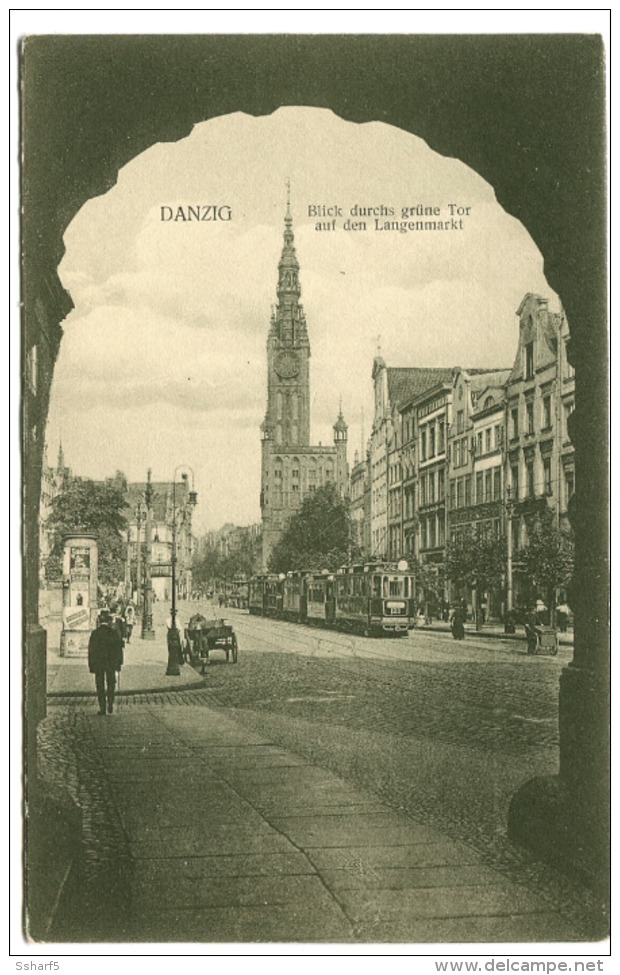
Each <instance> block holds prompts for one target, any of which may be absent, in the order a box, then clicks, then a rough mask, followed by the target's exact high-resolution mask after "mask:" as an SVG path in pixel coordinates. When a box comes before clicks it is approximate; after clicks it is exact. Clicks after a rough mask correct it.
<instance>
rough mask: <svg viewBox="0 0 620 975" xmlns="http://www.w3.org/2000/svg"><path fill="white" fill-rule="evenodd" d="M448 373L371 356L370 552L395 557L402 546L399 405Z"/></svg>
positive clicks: (443, 378)
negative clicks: (392, 363)
mask: <svg viewBox="0 0 620 975" xmlns="http://www.w3.org/2000/svg"><path fill="white" fill-rule="evenodd" d="M451 374H452V370H451V369H421V368H415V367H413V368H388V366H386V364H385V360H384V359H383V358H382V356H380V355H378V356H376V357H375V360H374V362H373V368H372V380H373V384H374V400H375V409H374V418H373V425H372V431H371V435H370V440H369V444H368V464H369V470H368V480H369V485H368V486H369V492H370V548H371V551H370V555H371V557H376V558H383V559H398V558H400V557H401V556H402V555H403V552H404V550H405V536H404V520H405V519H404V507H403V479H402V478H403V469H402V459H401V456H400V452H401V448H402V444H403V430H402V416H401V409H402V407H403V406H404V405H405V404H406V403H409V402H411V401H412V400H413V399H415V398H416V397H417V396H419V395H421V394H423V393H425V392H426V391H427V390H428V389H430V388H431V387H432V386H434V385H435V384H436V383H438V382H442V381H445V380H448V379H449V378H450V376H451Z"/></svg>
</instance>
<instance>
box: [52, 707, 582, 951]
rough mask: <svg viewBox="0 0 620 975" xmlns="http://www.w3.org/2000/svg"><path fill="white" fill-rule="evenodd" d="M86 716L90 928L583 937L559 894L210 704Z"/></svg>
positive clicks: (254, 935)
mask: <svg viewBox="0 0 620 975" xmlns="http://www.w3.org/2000/svg"><path fill="white" fill-rule="evenodd" d="M81 720H82V721H83V723H84V725H85V726H86V727H87V729H88V734H89V737H91V744H90V745H89V751H90V753H91V755H95V756H96V760H97V765H98V767H99V773H98V782H97V783H95V784H94V785H93V787H92V788H93V795H94V796H95V801H94V802H93V809H92V811H91V812H89V802H88V801H86V800H84V816H85V818H86V822H89V821H90V820H91V817H92V818H93V821H94V822H96V824H97V825H96V829H95V831H94V834H93V839H92V842H93V843H97V844H99V845H98V846H97V847H94V848H93V849H94V850H97V849H98V850H99V853H96V852H93V850H91V849H89V847H88V843H89V839H88V835H87V837H86V846H87V849H86V857H87V860H88V861H89V862H90V864H91V866H95V867H96V868H97V870H98V871H99V873H98V874H97V876H96V877H94V879H93V882H92V883H91V885H90V888H89V886H88V885H86V888H85V889H84V890H82V891H81V892H80V895H79V905H80V910H79V912H78V913H79V915H80V917H84V918H91V919H92V918H96V916H97V912H99V913H100V916H102V929H101V930H99V931H98V932H97V937H98V938H99V939H101V940H109V941H114V942H118V941H121V942H123V941H125V942H136V941H137V942H189V943H191V942H198V943H211V942H244V943H248V942H249V943H252V942H279V943H287V942H292V943H295V942H306V943H325V942H332V943H334V942H335V943H351V942H359V943H377V942H379V943H380V942H383V943H393V942H396V943H411V944H415V943H445V942H463V941H465V942H469V943H472V942H474V943H475V942H520V941H536V942H547V941H570V940H578V939H579V934H578V932H576V931H575V928H574V925H573V924H571V923H570V922H569V921H568V920H567V919H566V918H564V917H563V916H562V915H561V914H560V913H559V911H558V910H557V908H556V905H554V904H553V903H550V902H549V901H548V900H546V899H545V898H544V897H543V896H541V895H540V894H539V893H537V892H536V891H535V890H531V889H529V888H527V887H525V886H523V885H521V884H515V883H511V882H510V880H508V879H507V878H506V877H505V876H503V875H502V874H501V873H500V872H499V871H497V870H495V869H493V868H490V867H489V866H487V865H485V864H484V863H483V862H482V859H481V857H480V856H479V854H478V853H477V852H475V851H473V850H472V849H470V848H469V847H467V846H466V845H464V844H462V843H459V842H454V841H452V840H450V839H448V838H447V837H446V836H445V835H444V834H443V833H441V832H440V831H439V830H437V829H434V828H430V827H428V826H425V825H421V824H419V823H417V822H415V821H414V820H412V819H411V818H410V817H409V816H406V815H402V814H400V813H398V812H395V811H393V810H392V809H390V808H389V807H388V806H386V805H384V804H383V803H382V802H380V801H379V800H378V799H377V798H376V797H375V796H373V795H371V794H369V793H365V792H363V791H360V790H358V789H355V788H352V787H351V786H350V785H349V784H348V783H346V782H345V781H343V780H342V779H341V778H340V777H339V776H337V775H335V774H333V773H331V772H329V771H326V770H325V769H323V768H320V767H317V766H316V765H313V764H311V763H310V762H309V761H308V760H306V759H304V758H302V757H300V756H298V755H296V754H294V753H292V752H290V751H287V750H286V749H283V748H281V747H278V746H276V745H275V744H273V743H272V742H270V741H269V740H268V739H267V738H264V737H261V736H259V735H256V734H254V733H252V732H251V731H249V730H247V729H246V728H244V727H243V726H242V725H241V724H240V723H239V722H237V721H236V720H234V718H232V717H230V716H228V715H226V714H225V713H224V712H223V711H222V710H221V709H218V708H208V707H204V706H203V707H200V708H191V707H160V708H152V707H151V708H143V707H129V706H125V707H121V708H120V709H119V712H118V713H117V714H115V715H114V716H111V717H105V716H104V717H99V716H97V715H95V714H91V713H90V712H88V713H84V714H83V715H82V716H81ZM102 808H108V809H113V810H115V811H116V812H115V815H116V816H117V817H118V820H119V823H118V824H117V825H116V827H115V835H117V836H118V835H122V836H123V837H124V838H125V842H126V849H122V850H120V851H119V852H118V855H119V856H120V857H121V858H122V859H121V860H120V861H119V863H120V867H119V868H118V869H117V868H116V866H115V864H114V863H112V862H111V861H112V860H113V859H114V856H115V855H116V854H115V852H114V849H113V846H112V845H111V846H110V848H108V852H106V853H102V852H101V850H102V849H103V847H102V845H101V844H102V831H103V830H104V829H105V828H106V827H105V826H104V825H103V823H102V816H101V809H102ZM119 825H120V829H119ZM104 846H105V844H104ZM106 858H107V860H108V862H107V863H106ZM104 868H105V869H104ZM119 870H120V873H119ZM121 874H122V876H121ZM110 877H113V878H114V884H113V886H112V888H110V889H106V884H108V883H109V882H110V881H109V879H107V880H106V879H103V880H102V879H101V878H110ZM119 878H120V879H119ZM89 891H90V892H89ZM111 891H112V892H113V897H114V899H115V900H116V902H117V903H120V902H121V901H122V903H123V908H122V910H121V911H117V912H116V913H115V912H114V910H113V907H111V906H110V905H109V903H108V899H109V897H110V893H111ZM61 928H62V926H61ZM84 934H85V935H86V934H88V932H84ZM58 940H63V939H62V937H58ZM67 940H71V939H67ZM87 940H88V939H87Z"/></svg>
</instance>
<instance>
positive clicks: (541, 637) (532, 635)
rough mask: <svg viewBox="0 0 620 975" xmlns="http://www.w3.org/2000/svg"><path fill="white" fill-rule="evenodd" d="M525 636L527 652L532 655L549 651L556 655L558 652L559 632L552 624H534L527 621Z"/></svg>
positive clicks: (548, 652)
mask: <svg viewBox="0 0 620 975" xmlns="http://www.w3.org/2000/svg"><path fill="white" fill-rule="evenodd" d="M525 636H526V639H527V652H528V653H529V654H530V656H536V655H537V654H539V653H547V654H549V655H550V656H551V657H555V655H556V653H557V652H558V634H557V632H556V630H555V629H554V628H553V627H552V626H533V625H532V624H531V623H526V624H525Z"/></svg>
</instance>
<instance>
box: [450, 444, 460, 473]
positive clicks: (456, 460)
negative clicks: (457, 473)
mask: <svg viewBox="0 0 620 975" xmlns="http://www.w3.org/2000/svg"><path fill="white" fill-rule="evenodd" d="M452 459H453V462H454V466H455V467H460V466H461V441H460V440H455V441H454V447H453V448H452Z"/></svg>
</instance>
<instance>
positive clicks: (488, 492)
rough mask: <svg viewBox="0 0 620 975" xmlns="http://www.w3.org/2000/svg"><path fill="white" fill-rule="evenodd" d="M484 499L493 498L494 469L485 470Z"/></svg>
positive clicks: (490, 499) (489, 499)
mask: <svg viewBox="0 0 620 975" xmlns="http://www.w3.org/2000/svg"><path fill="white" fill-rule="evenodd" d="M484 500H485V501H492V500H493V471H485V472H484Z"/></svg>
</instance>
